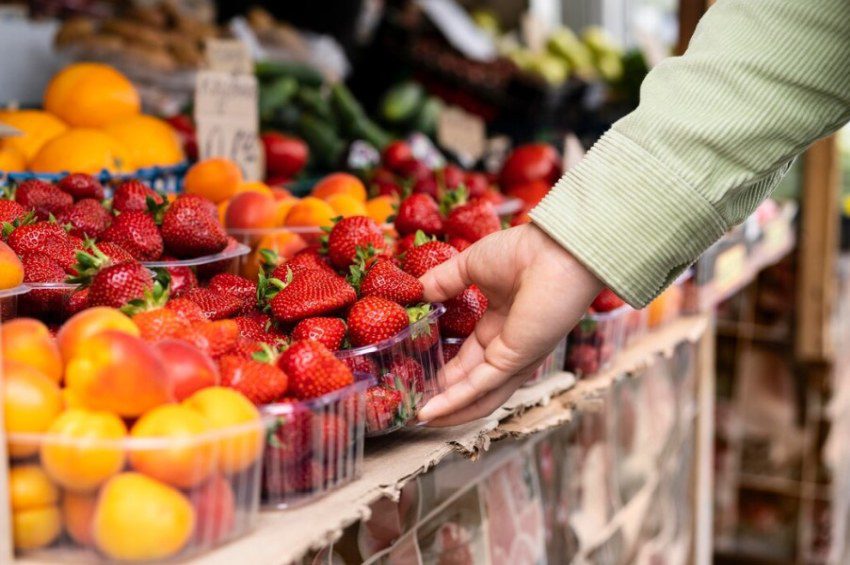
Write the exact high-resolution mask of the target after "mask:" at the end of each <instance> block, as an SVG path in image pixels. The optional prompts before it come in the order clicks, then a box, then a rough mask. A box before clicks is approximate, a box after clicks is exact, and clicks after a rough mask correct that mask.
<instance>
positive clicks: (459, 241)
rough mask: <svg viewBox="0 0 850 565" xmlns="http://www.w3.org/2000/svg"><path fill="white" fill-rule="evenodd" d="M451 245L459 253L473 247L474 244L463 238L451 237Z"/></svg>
mask: <svg viewBox="0 0 850 565" xmlns="http://www.w3.org/2000/svg"><path fill="white" fill-rule="evenodd" d="M449 245H451V246H452V247H454V248H455V249H457V250H458V252H461V251H463V250H464V249H466V248H467V247H469V246H470V245H472V242H471V241H469V240H466V239H463V238H462V237H450V238H449Z"/></svg>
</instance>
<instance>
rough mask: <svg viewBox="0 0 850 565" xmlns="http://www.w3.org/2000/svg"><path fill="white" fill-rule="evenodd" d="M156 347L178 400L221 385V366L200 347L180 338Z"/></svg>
mask: <svg viewBox="0 0 850 565" xmlns="http://www.w3.org/2000/svg"><path fill="white" fill-rule="evenodd" d="M153 347H154V349H156V351H157V352H158V353H159V355H160V357H161V358H162V362H163V365H164V366H165V372H166V376H167V378H168V384H169V389H170V391H171V397H172V398H174V400H176V401H177V402H182V401H183V400H185V399H186V398H188V397H189V396H191V395H192V394H194V393H195V392H196V391H198V390H200V389H202V388H206V387H208V386H216V385H218V383H219V379H220V377H219V374H218V367H217V366H216V364H215V363H214V362H213V360H212V359H211V358H210V356H209V355H207V354H206V353H204V352H203V351H201V350H200V349H198V348H197V347H195V346H193V345H191V344H189V343H187V342H185V341H180V340H177V339H163V340H161V341H158V342H157V343H155V344H154V346H153Z"/></svg>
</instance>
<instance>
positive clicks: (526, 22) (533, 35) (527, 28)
mask: <svg viewBox="0 0 850 565" xmlns="http://www.w3.org/2000/svg"><path fill="white" fill-rule="evenodd" d="M519 29H520V33H521V34H522V41H523V43H525V45H526V46H527V47H528V48H529V49H531V50H532V51H534V52H535V53H540V52H542V51H543V50H544V49H545V48H546V38H547V36H548V35H549V34H548V30H547V29H546V23H545V22H544V21H543V20H541V19H540V18H538V17H537V16H536V15H535V14H532V13H531V12H526V13H524V14H523V15H522V17H521V18H520V21H519Z"/></svg>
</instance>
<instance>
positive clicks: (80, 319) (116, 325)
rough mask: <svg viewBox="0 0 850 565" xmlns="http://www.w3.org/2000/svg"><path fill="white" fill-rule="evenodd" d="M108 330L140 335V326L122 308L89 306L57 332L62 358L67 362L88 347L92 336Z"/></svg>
mask: <svg viewBox="0 0 850 565" xmlns="http://www.w3.org/2000/svg"><path fill="white" fill-rule="evenodd" d="M107 330H113V331H119V332H123V333H125V334H129V335H134V336H138V335H139V328H138V327H137V326H136V324H134V323H133V320H131V319H130V318H129V317H128V316H125V315H124V314H122V313H121V311H120V310H116V309H115V308H108V307H106V306H98V307H96V308H89V309H87V310H83V311H82V312H80V313H78V314H75V315H74V316H72V317H71V318H70V319H69V320H68V321H67V322H65V323H64V324H63V325H62V328H60V330H59V333H58V334H56V341H57V342H58V344H59V351H60V352H61V353H62V359H64V360H65V362H66V363H67V362H68V361H69V360H70V359H71V358H72V357H74V355H75V354H76V353H77V351H79V350H85V349H88V347H89V346H88V343H87V342H88V340H89V339H90V338H92V337H93V336H95V335H97V334H99V333H101V332H104V331H107Z"/></svg>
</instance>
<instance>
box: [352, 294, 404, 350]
mask: <svg viewBox="0 0 850 565" xmlns="http://www.w3.org/2000/svg"><path fill="white" fill-rule="evenodd" d="M409 324H410V319H409V317H408V315H407V311H406V310H405V309H404V308H403V307H402V306H399V305H398V304H396V303H395V302H392V301H390V300H387V299H386V298H381V297H379V296H367V297H366V298H361V299H360V300H358V301H357V302H355V303H354V306H352V307H351V310H349V312H348V335H349V338H350V339H351V344H352V345H353V346H354V347H362V346H364V345H372V344H375V343H379V342H381V341H384V340H385V339H389V338H391V337H393V336H394V335H396V334H397V333H399V332H400V331H401V330H403V329H404V328H406V327H407V326H408V325H409Z"/></svg>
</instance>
